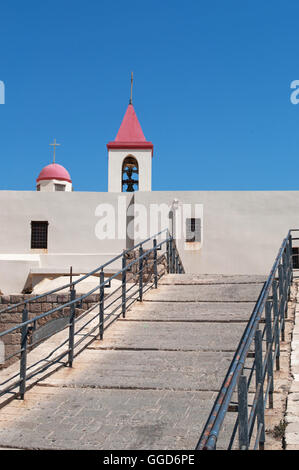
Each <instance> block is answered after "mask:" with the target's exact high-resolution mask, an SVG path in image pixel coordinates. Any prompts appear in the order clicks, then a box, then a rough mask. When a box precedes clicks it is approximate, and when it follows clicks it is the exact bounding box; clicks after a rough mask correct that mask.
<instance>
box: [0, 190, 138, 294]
mask: <svg viewBox="0 0 299 470" xmlns="http://www.w3.org/2000/svg"><path fill="white" fill-rule="evenodd" d="M119 196H121V198H120V199H119V198H118V194H109V193H93V192H84V193H83V192H54V193H48V192H36V191H0V214H1V230H0V257H1V255H6V261H5V264H4V261H3V262H2V261H1V259H0V290H2V292H3V293H6V292H8V289H12V287H13V285H14V281H13V279H16V277H17V276H18V274H16V273H15V267H16V261H18V263H19V264H18V271H20V270H21V271H22V276H24V277H25V279H24V284H25V281H26V278H27V277H28V275H29V272H30V270H31V268H32V270H34V269H37V268H47V267H49V266H51V271H52V272H55V269H56V268H57V269H58V270H59V268H64V269H65V268H68V267H69V266H73V268H74V270H75V271H80V273H81V272H88V271H90V270H92V269H94V268H96V267H97V266H99V265H101V264H102V263H104V262H106V261H107V260H109V259H111V258H112V257H114V256H116V255H117V254H119V253H120V252H121V251H122V250H124V249H125V248H126V246H127V239H126V230H125V227H126V217H127V214H126V213H127V208H128V205H129V203H130V200H131V198H132V195H131V194H125V193H122V194H120V195H119ZM111 220H115V227H114V231H113V230H112V231H111V224H110V222H111ZM31 221H48V222H49V225H48V249H47V250H45V249H42V250H41V249H31ZM107 231H108V232H110V233H106V232H107ZM20 254H22V255H24V254H28V255H29V254H31V255H32V254H36V255H39V261H38V262H36V260H34V261H33V260H31V261H30V260H29V261H28V260H26V261H25V260H23V261H20ZM7 255H9V257H8V258H7ZM21 266H24V269H23V268H21ZM119 267H120V264H119ZM46 270H47V269H46ZM26 273H27V275H25V274H26ZM18 289H19V282H15V288H14V289H13V290H12V291H11V290H10V292H9V293H11V292H18V291H19V290H18Z"/></svg>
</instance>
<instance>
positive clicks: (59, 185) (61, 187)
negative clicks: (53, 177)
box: [55, 184, 65, 191]
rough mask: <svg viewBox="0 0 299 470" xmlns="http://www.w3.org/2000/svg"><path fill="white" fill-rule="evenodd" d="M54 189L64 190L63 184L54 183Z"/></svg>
mask: <svg viewBox="0 0 299 470" xmlns="http://www.w3.org/2000/svg"><path fill="white" fill-rule="evenodd" d="M55 191H65V184H55Z"/></svg>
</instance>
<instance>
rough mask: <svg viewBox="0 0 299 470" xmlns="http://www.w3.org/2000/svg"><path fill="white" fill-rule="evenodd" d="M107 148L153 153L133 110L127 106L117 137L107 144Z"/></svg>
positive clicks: (131, 106) (151, 146) (151, 145)
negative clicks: (147, 150) (140, 150)
mask: <svg viewBox="0 0 299 470" xmlns="http://www.w3.org/2000/svg"><path fill="white" fill-rule="evenodd" d="M107 148H108V149H111V148H118V149H121V148H124V149H128V148H136V149H144V148H149V149H151V150H152V152H153V148H154V146H153V144H152V143H151V142H148V141H147V140H146V138H145V137H144V134H143V132H142V129H141V126H140V123H139V121H138V118H137V115H136V113H135V109H134V107H133V105H132V104H129V106H128V108H127V111H126V114H125V115H124V118H123V120H122V123H121V125H120V128H119V131H118V133H117V136H116V138H115V140H114V141H113V142H109V143H108V144H107Z"/></svg>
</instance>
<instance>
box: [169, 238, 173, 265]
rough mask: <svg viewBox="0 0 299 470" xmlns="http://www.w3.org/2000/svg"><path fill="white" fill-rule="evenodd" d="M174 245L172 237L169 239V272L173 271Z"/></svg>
mask: <svg viewBox="0 0 299 470" xmlns="http://www.w3.org/2000/svg"><path fill="white" fill-rule="evenodd" d="M172 245H173V238H172V237H171V238H170V240H169V273H170V274H172V273H173V262H172V255H173V250H172Z"/></svg>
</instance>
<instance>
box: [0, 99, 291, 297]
mask: <svg viewBox="0 0 299 470" xmlns="http://www.w3.org/2000/svg"><path fill="white" fill-rule="evenodd" d="M117 120H118V118H117V117H116V119H115V121H116V124H117ZM182 138H183V136H182ZM51 145H53V147H54V159H53V163H51V164H49V165H47V166H46V167H45V168H43V169H41V171H40V172H39V173H38V169H37V173H38V176H37V179H36V185H35V188H34V181H33V182H32V186H33V190H32V191H8V190H6V189H5V188H2V190H1V191H0V208H1V222H2V223H1V229H0V290H1V292H2V293H3V294H11V293H21V292H24V291H26V289H27V290H28V289H29V290H30V288H32V287H33V286H34V285H35V284H36V283H37V282H39V281H40V280H42V279H44V278H51V279H53V278H55V277H59V276H64V275H68V274H69V272H70V266H72V270H73V273H74V274H77V275H80V274H85V273H87V272H89V271H91V270H93V269H95V268H96V267H98V266H100V265H101V264H103V263H104V262H106V261H108V260H109V259H111V258H113V257H115V256H116V255H118V254H120V253H121V251H122V250H124V249H126V248H130V247H132V246H134V245H135V244H136V243H138V242H140V241H142V240H143V239H146V238H147V237H149V236H151V235H153V234H155V233H158V232H160V231H161V230H164V229H168V230H169V231H170V233H171V234H173V236H174V238H175V239H176V243H177V247H178V250H179V253H180V257H181V260H182V262H183V265H184V268H185V272H187V273H188V272H193V273H201V274H227V275H230V274H268V272H269V269H270V268H271V265H272V263H273V259H274V256H275V254H276V253H277V250H278V248H279V245H280V243H281V240H282V238H283V237H284V236H285V235H286V233H287V231H288V229H289V228H296V227H297V226H299V191H201V188H200V185H201V181H202V179H203V178H204V175H203V174H198V191H188V188H186V191H152V162H153V159H154V158H155V154H154V145H153V143H152V142H151V141H149V140H147V139H146V138H145V135H144V133H143V130H142V127H141V125H140V123H139V120H138V117H137V114H136V112H135V109H134V106H133V104H132V99H130V102H129V105H128V107H127V109H126V112H125V115H124V118H123V120H122V122H121V125H120V127H119V130H118V132H117V134H116V138H115V140H113V141H109V142H108V144H107V151H108V175H107V178H108V191H107V192H82V191H74V190H73V186H72V184H73V183H72V178H71V174H72V169H71V168H67V169H66V168H64V166H63V165H62V164H61V163H57V162H56V161H55V150H56V146H57V145H59V144H57V143H56V140H55V141H54V143H53V144H51ZM103 152H104V145H103ZM194 152H195V153H196V143H195V150H194ZM159 158H165V159H168V160H171V155H161V156H160V157H159ZM192 158H194V156H193V155H192V156H191V155H184V160H185V161H188V160H189V163H190V166H191V165H192ZM198 158H204V157H202V156H200V155H198ZM155 165H157V166H159V161H155ZM216 171H217V169H216ZM161 236H163V235H161ZM111 269H112V271H113V270H115V271H117V270H119V269H120V266H119V265H118V264H117V263H116V264H115V265H113V266H112V268H111Z"/></svg>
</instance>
